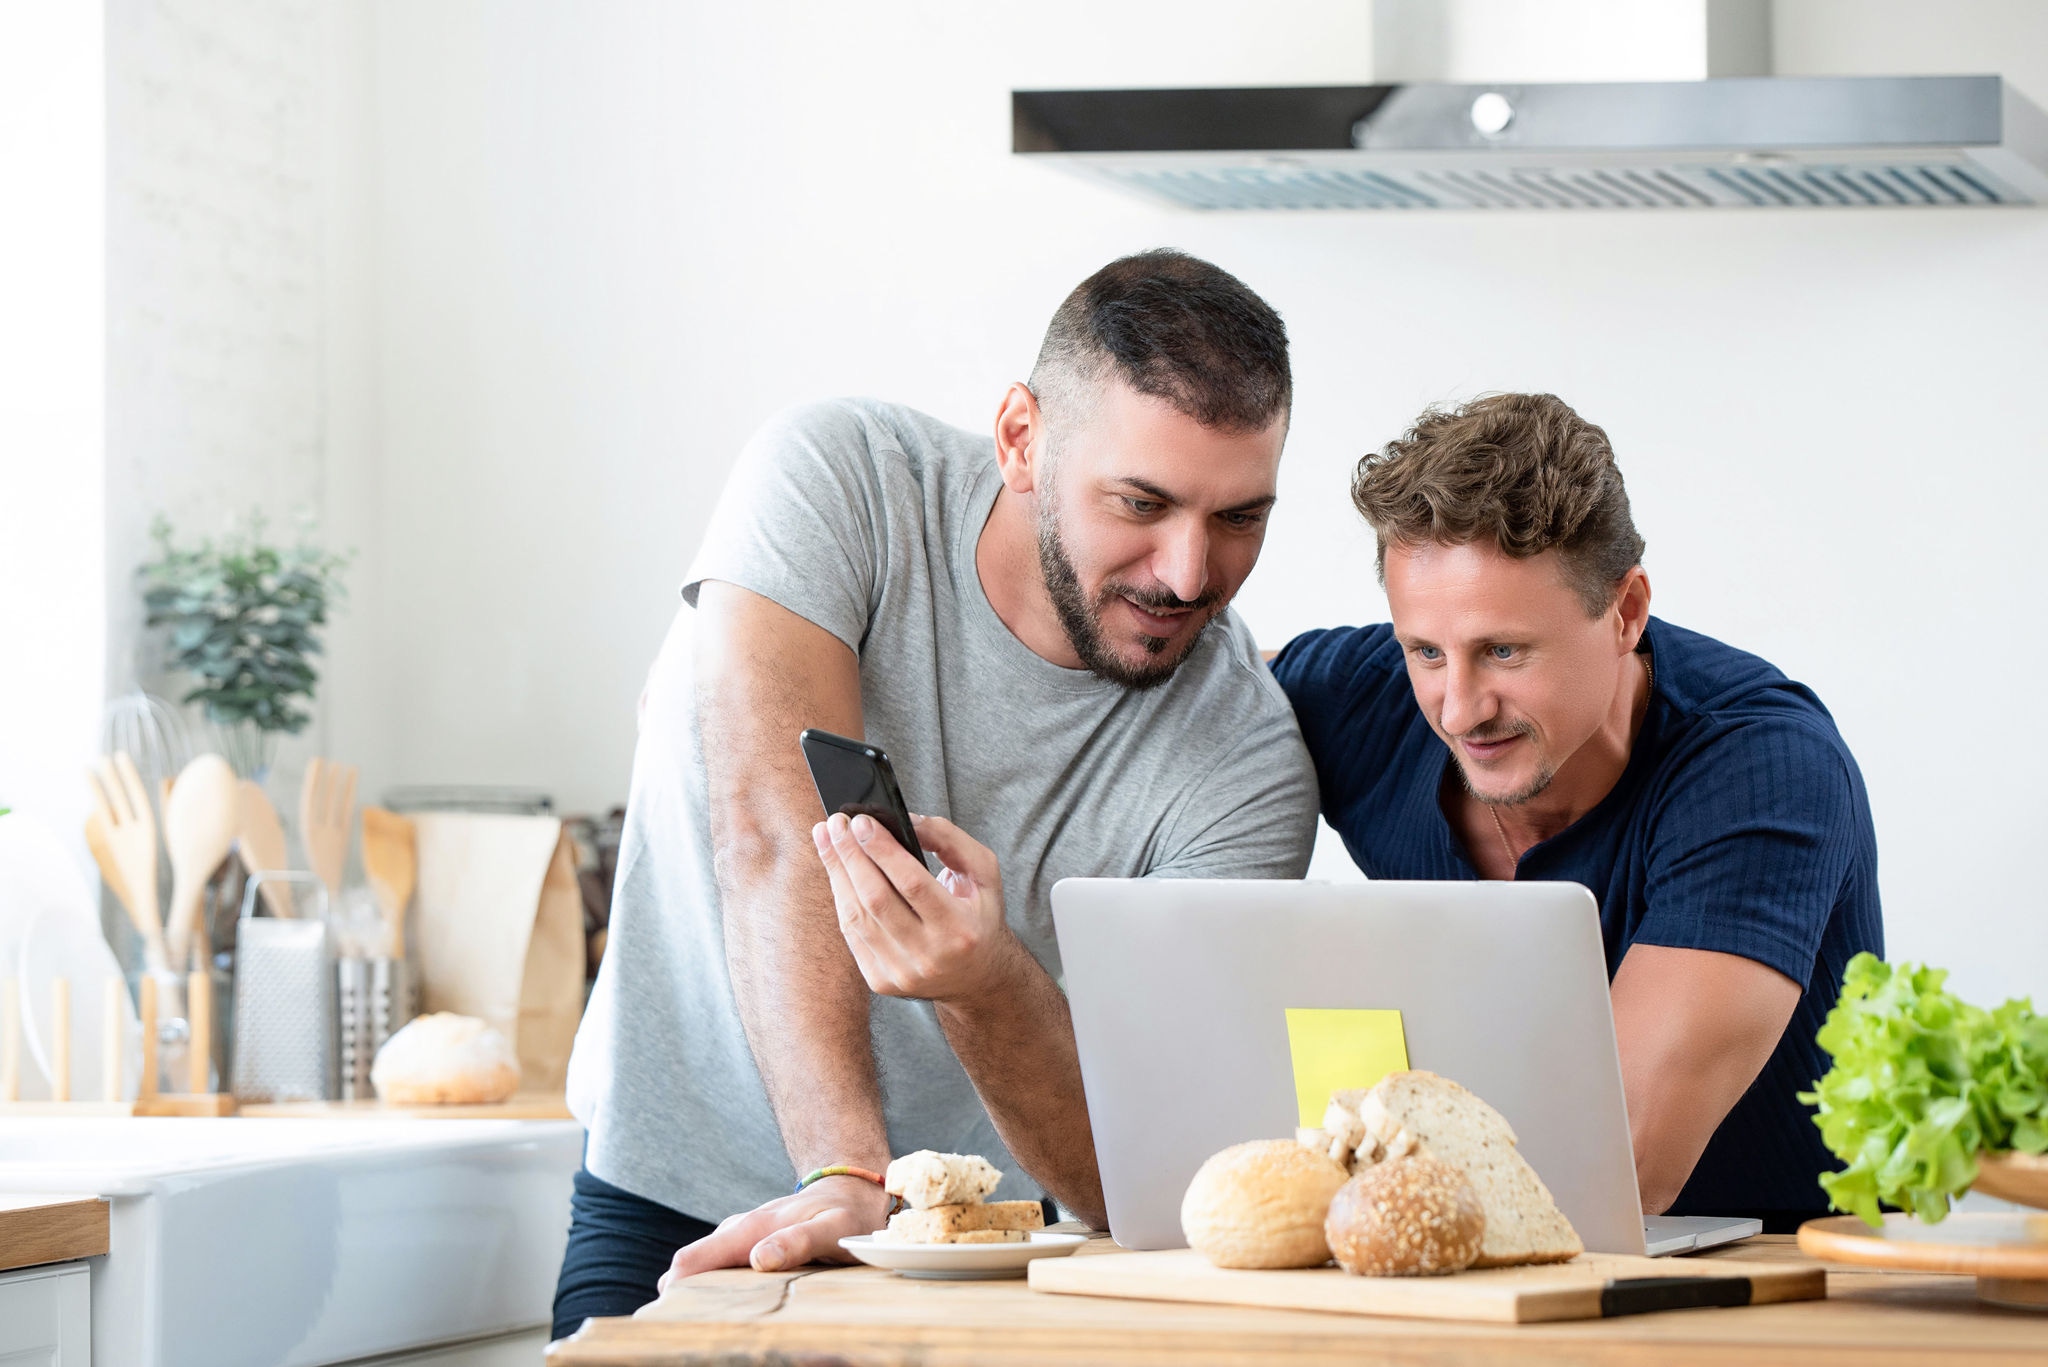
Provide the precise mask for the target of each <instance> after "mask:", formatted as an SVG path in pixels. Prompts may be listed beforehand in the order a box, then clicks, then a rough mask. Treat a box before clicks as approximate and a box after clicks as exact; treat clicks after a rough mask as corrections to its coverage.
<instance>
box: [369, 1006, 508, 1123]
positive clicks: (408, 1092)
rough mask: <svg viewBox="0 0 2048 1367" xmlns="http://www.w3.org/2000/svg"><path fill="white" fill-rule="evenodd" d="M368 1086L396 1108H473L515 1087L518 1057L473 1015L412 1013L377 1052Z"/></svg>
mask: <svg viewBox="0 0 2048 1367" xmlns="http://www.w3.org/2000/svg"><path fill="white" fill-rule="evenodd" d="M370 1085H371V1086H373V1087H375V1088H376V1089H377V1097H378V1099H379V1100H381V1101H387V1102H390V1103H391V1104H392V1105H395V1106H475V1105H481V1104H484V1103H486V1102H492V1101H503V1100H504V1099H505V1098H506V1097H509V1096H511V1095H512V1094H513V1093H514V1092H516V1091H518V1090H519V1057H518V1055H516V1054H514V1053H513V1052H512V1046H511V1045H510V1044H508V1043H506V1041H505V1037H504V1036H503V1035H501V1034H499V1033H498V1032H497V1031H496V1030H493V1029H492V1028H491V1027H490V1026H488V1025H486V1024H484V1022H482V1021H480V1020H478V1019H477V1018H476V1017H474V1016H458V1015H456V1014H455V1013H454V1012H452V1011H436V1012H435V1013H434V1014H433V1015H431V1016H419V1017H416V1018H415V1019H414V1020H413V1021H412V1022H411V1023H410V1024H408V1025H406V1026H404V1027H403V1028H401V1029H400V1030H399V1031H398V1032H397V1033H396V1034H394V1035H392V1036H391V1038H390V1039H388V1040H385V1041H384V1047H383V1048H382V1049H379V1050H378V1051H377V1061H376V1062H375V1063H373V1064H371V1065H370Z"/></svg>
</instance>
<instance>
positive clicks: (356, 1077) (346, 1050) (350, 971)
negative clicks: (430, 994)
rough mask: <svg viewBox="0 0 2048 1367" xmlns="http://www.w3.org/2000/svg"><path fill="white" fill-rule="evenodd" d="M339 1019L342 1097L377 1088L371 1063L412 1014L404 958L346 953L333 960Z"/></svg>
mask: <svg viewBox="0 0 2048 1367" xmlns="http://www.w3.org/2000/svg"><path fill="white" fill-rule="evenodd" d="M334 980H335V983H336V987H337V993H338V995H337V1003H338V1008H339V1017H340V1023H341V1099H342V1100H343V1101H367V1100H369V1099H370V1098H371V1097H372V1096H374V1095H375V1094H376V1092H375V1089H374V1088H373V1087H372V1086H371V1085H370V1065H371V1064H373V1063H374V1062H376V1059H377V1051H378V1050H379V1049H382V1048H383V1047H384V1041H385V1040H388V1039H390V1038H391V1036H392V1034H393V1032H395V1031H396V1030H398V1028H399V1027H400V1026H402V1025H404V1024H405V1023H406V1022H407V1021H409V1020H411V1019H412V1017H413V991H412V975H411V973H410V972H408V971H407V968H406V962H405V960H403V959H384V958H379V959H342V960H340V961H338V962H337V963H336V964H335V965H334Z"/></svg>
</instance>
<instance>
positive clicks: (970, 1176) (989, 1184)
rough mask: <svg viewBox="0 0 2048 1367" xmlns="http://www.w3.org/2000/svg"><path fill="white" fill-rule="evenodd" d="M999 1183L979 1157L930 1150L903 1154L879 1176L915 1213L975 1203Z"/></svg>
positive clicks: (991, 1168) (999, 1178)
mask: <svg viewBox="0 0 2048 1367" xmlns="http://www.w3.org/2000/svg"><path fill="white" fill-rule="evenodd" d="M1002 1180H1003V1175H1002V1174H1001V1173H1000V1172H998V1171H996V1169H995V1166H994V1165H993V1164H992V1163H990V1162H989V1161H988V1160H987V1159H986V1158H983V1157H981V1156H980V1155H979V1154H972V1153H934V1152H932V1150H930V1149H919V1150H918V1151H917V1152H916V1153H906V1154H904V1155H903V1156H902V1157H901V1158H899V1159H897V1160H896V1161H895V1162H893V1163H891V1164H889V1170H888V1171H887V1172H885V1173H883V1174H882V1186H883V1187H884V1189H886V1190H887V1191H888V1193H889V1194H890V1195H891V1196H901V1197H902V1198H903V1199H904V1201H905V1202H906V1203H907V1204H909V1205H911V1206H913V1207H915V1208H916V1209H918V1210H929V1209H931V1208H932V1207H933V1206H950V1205H961V1204H965V1203H969V1202H973V1201H979V1200H981V1199H982V1198H984V1197H986V1196H987V1195H988V1194H989V1193H990V1192H992V1191H994V1190H995V1189H996V1188H997V1187H998V1186H999V1185H1001V1183H1002Z"/></svg>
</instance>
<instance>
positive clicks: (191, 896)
mask: <svg viewBox="0 0 2048 1367" xmlns="http://www.w3.org/2000/svg"><path fill="white" fill-rule="evenodd" d="M240 805H241V804H240V801H239V796H238V794H237V793H236V791H235V771H234V770H233V769H232V768H231V767H229V765H228V762H227V761H226V760H224V759H222V758H221V757H220V756H219V755H201V756H200V757H199V758H197V759H195V760H193V761H192V762H191V763H190V764H188V765H186V766H185V768H184V770H183V772H181V773H180V774H179V775H178V781H177V783H176V784H175V785H174V786H173V787H172V788H171V800H170V804H169V805H168V806H167V807H165V808H164V846H165V848H166V849H168V850H169V851H170V852H171V906H170V911H169V913H168V914H167V915H166V916H165V917H164V929H165V933H166V941H167V947H168V949H169V952H170V958H171V963H172V965H173V966H183V965H184V964H185V963H186V961H187V959H188V957H189V956H190V954H191V951H192V945H193V940H194V937H195V936H196V934H197V932H198V930H199V919H200V917H199V908H200V900H201V899H202V898H203V897H204V896H205V895H206V883H207V880H208V879H210V878H212V877H213V872H214V870H215V869H218V868H219V867H220V865H221V861H222V860H224V859H226V858H227V857H228V851H229V850H231V849H233V848H234V844H235V827H236V826H237V825H238V824H239V823H238V821H237V815H238V809H239V807H240Z"/></svg>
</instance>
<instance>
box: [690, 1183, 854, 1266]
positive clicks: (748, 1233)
mask: <svg viewBox="0 0 2048 1367" xmlns="http://www.w3.org/2000/svg"><path fill="white" fill-rule="evenodd" d="M891 1204H893V1202H892V1201H891V1198H890V1196H889V1194H888V1193H887V1192H885V1191H883V1190H882V1189H881V1188H880V1187H878V1186H876V1185H875V1184H874V1183H873V1182H870V1181H868V1180H867V1179H866V1178H864V1177H824V1178H820V1179H819V1180H817V1181H816V1182H813V1183H811V1185H809V1186H808V1187H805V1188H804V1189H803V1190H802V1191H800V1192H798V1193H796V1194H795V1195H794V1196H778V1197H777V1198H776V1199H774V1200H773V1201H770V1202H768V1204H766V1205H764V1206H757V1207H755V1208H754V1209H753V1210H747V1211H741V1212H740V1213H739V1214H738V1215H732V1216H728V1217H726V1218H725V1219H724V1220H722V1221H721V1222H720V1223H719V1226H718V1228H717V1229H715V1230H713V1231H712V1232H711V1233H709V1234H707V1235H705V1236H704V1237H703V1238H701V1239H699V1240H698V1241H697V1242H696V1243H694V1244H690V1245H688V1246H687V1247H684V1248H679V1249H677V1250H676V1256H675V1258H674V1259H673V1260H671V1261H670V1263H669V1265H668V1271H667V1272H666V1273H665V1274H663V1276H662V1279H661V1282H660V1285H659V1287H658V1288H657V1289H659V1290H661V1291H667V1290H668V1288H669V1284H670V1283H671V1282H673V1281H675V1280H676V1279H678V1278H680V1277H693V1276H695V1275H696V1274H697V1273H699V1272H710V1271H712V1270H713V1269H715V1268H721V1267H751V1268H753V1269H754V1270H755V1271H756V1272H782V1271H786V1270H788V1269H790V1268H793V1267H802V1266H803V1265H804V1264H805V1263H815V1262H846V1261H849V1260H848V1258H847V1256H846V1251H845V1250H844V1249H842V1248H840V1247H839V1241H840V1240H841V1239H843V1238H845V1237H846V1236H847V1235H849V1234H873V1233H874V1232H875V1231H876V1230H878V1229H881V1228H883V1227H884V1226H886V1225H887V1224H888V1223H889V1207H890V1205H891Z"/></svg>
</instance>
